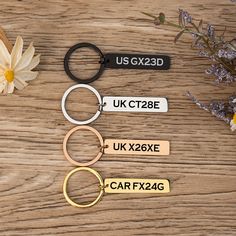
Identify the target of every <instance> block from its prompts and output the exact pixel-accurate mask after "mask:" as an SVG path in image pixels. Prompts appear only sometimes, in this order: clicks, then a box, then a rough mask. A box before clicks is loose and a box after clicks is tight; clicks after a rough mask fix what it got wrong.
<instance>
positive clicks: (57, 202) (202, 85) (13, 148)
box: [0, 0, 236, 236]
mask: <svg viewBox="0 0 236 236" xmlns="http://www.w3.org/2000/svg"><path fill="white" fill-rule="evenodd" d="M178 8H184V9H186V10H188V11H189V12H191V13H192V14H193V16H194V17H195V18H196V19H200V18H203V19H204V20H206V21H207V22H212V23H213V24H214V25H215V26H216V28H217V29H219V30H222V29H224V26H225V25H227V37H232V36H235V32H236V24H235V23H236V17H235V10H236V5H235V4H233V3H232V2H231V1H229V0H222V1H218V2H217V1H214V0H208V1H206V0H199V1H194V0H182V1H176V0H175V1H173V0H165V1H160V0H158V1H151V0H147V1H138V0H130V1H121V0H119V1H107V0H91V1H82V0H78V1H77V0H71V1H63V0H48V1H30V0H21V1H16V0H11V1H1V5H0V13H1V14H0V22H1V27H3V28H4V30H5V31H6V33H7V35H8V37H9V38H10V40H11V41H12V42H14V40H15V38H16V36H17V35H21V36H22V37H23V38H24V39H25V45H28V44H29V42H30V41H34V45H35V46H36V52H37V53H41V54H42V58H41V64H40V66H39V67H38V69H39V71H40V76H39V77H38V78H37V79H36V80H35V81H32V82H31V83H30V86H28V87H27V88H26V89H25V90H23V91H16V93H15V94H13V95H10V96H1V97H0V137H1V138H0V150H1V151H0V160H1V167H0V209H1V213H0V223H1V224H0V235H6V236H14V235H31V236H32V235H33V236H37V235H40V236H41V235H47V236H48V235H67V236H74V235H76V236H77V235H83V236H84V235H175V236H176V235H183V236H203V235H204V236H205V235H214V236H223V235H224V236H225V235H232V236H233V235H236V159H235V157H236V155H235V153H236V145H235V141H236V137H235V134H233V133H231V131H230V130H229V128H228V127H227V126H226V124H224V123H223V122H221V121H218V120H216V119H215V118H213V117H212V116H211V115H210V114H208V113H206V112H204V111H202V110H199V109H198V108H197V107H196V106H195V105H194V104H192V103H191V101H189V100H188V98H187V97H186V96H185V92H186V91H187V90H189V91H191V92H192V93H193V94H194V95H196V96H197V97H198V98H199V99H201V100H203V101H206V102H207V101H209V100H210V99H212V98H213V97H214V98H218V99H226V98H227V96H229V95H230V94H231V93H233V92H234V91H235V86H231V87H227V86H222V85H219V86H215V85H214V84H213V80H212V78H210V77H208V76H207V75H205V74H204V70H205V69H206V68H208V66H209V62H208V61H206V60H204V59H200V58H198V56H197V54H196V52H195V51H193V50H191V49H190V47H189V42H190V38H188V37H184V38H183V39H182V40H180V42H179V43H177V44H174V43H173V38H174V36H175V34H176V31H175V30H173V29H169V28H168V29H167V28H164V27H160V28H158V29H157V28H155V27H154V26H153V25H152V24H151V23H150V22H148V20H147V19H145V18H146V17H145V16H143V15H142V14H141V13H140V11H145V12H150V13H158V12H159V11H162V12H165V14H166V15H167V16H168V17H169V18H170V19H171V20H172V21H174V20H176V19H177V14H178V13H177V10H178ZM83 41H86V42H91V43H94V44H96V45H97V46H99V48H101V49H102V51H104V52H137V53H155V52H160V53H166V54H168V55H170V56H171V58H172V67H171V70H169V71H167V72H156V71H135V70H107V71H105V73H104V74H103V76H102V77H101V79H99V80H98V81H96V82H94V83H93V84H92V85H93V86H94V87H96V88H97V90H98V91H99V92H100V93H101V94H102V95H113V96H119V95H120V96H130V95H134V96H167V97H168V99H169V104H170V110H169V112H168V113H167V114H158V115H151V114H150V115H147V114H134V113H132V114H131V113H130V114H127V113H103V114H102V115H101V117H100V118H99V119H98V120H97V121H96V122H94V123H93V124H92V126H93V127H94V128H96V129H97V130H98V131H99V132H100V133H101V134H102V136H103V137H104V138H121V139H125V138H129V139H137V138H139V139H157V140H160V139H163V140H170V142H171V155H170V156H163V157H162V156H158V157H152V156H144V157H143V156H114V155H104V156H103V157H102V159H101V160H100V161H99V162H98V163H97V164H95V165H94V168H96V169H97V170H98V171H99V172H100V173H101V174H102V176H103V177H117V178H119V177H127V178H145V177H147V178H167V179H169V180H170V182H171V193H170V194H168V195H161V196H159V195H158V196H157V195H149V194H148V195H142V194H141V195H135V194H110V195H109V194H107V195H106V196H104V197H103V200H102V201H101V202H100V203H99V204H97V205H96V206H94V207H92V208H90V209H76V208H73V207H71V206H70V205H68V204H67V202H66V201H65V199H64V197H63V194H62V182H63V179H64V176H65V175H66V173H67V172H69V171H70V170H71V169H73V168H74V167H73V166H71V165H70V164H69V163H68V162H67V161H66V160H65V158H64V156H63V152H62V140H63V138H64V135H65V134H66V132H67V131H68V130H69V129H70V128H72V127H73V125H72V124H70V123H69V122H68V121H66V120H65V119H64V117H63V115H62V112H61V109H60V100H61V97H62V94H63V92H64V91H65V90H66V89H67V88H68V87H70V86H71V85H72V84H74V82H73V81H71V80H70V79H69V78H68V77H67V76H66V74H65V72H64V69H63V57H64V55H65V53H66V51H67V50H68V48H69V47H70V46H72V45H73V44H75V43H78V42H83ZM74 63H77V62H76V59H75V60H74ZM73 68H75V70H77V67H76V66H74V67H73ZM85 70H87V71H88V73H90V72H91V68H85ZM83 98H84V100H79V101H80V102H79V104H80V106H79V105H78V99H79V95H78V94H76V93H75V94H73V95H72V96H71V98H70V99H69V100H70V105H68V108H69V110H70V112H71V114H73V115H75V116H77V115H78V112H77V111H78V109H79V108H78V107H80V109H82V110H84V109H85V110H88V111H89V112H92V111H93V109H94V106H93V104H94V103H93V102H94V100H93V99H94V98H93V97H92V96H90V95H86V96H84V97H83ZM81 104H82V105H81ZM82 137H84V139H83V140H82V139H81V137H80V139H79V136H74V137H73V138H72V139H71V143H70V146H71V152H72V155H73V156H75V157H76V158H82V159H84V160H86V158H89V155H93V153H94V152H90V150H92V149H90V148H92V147H95V145H97V143H96V140H95V139H92V138H91V139H89V138H88V136H87V135H84V136H82ZM89 147H90V148H89ZM93 151H94V148H93ZM89 152H90V153H89ZM95 192H96V185H95V179H94V178H92V177H91V176H89V175H85V176H84V175H83V176H81V177H80V178H78V176H77V177H76V178H74V179H73V181H72V182H71V194H72V195H73V197H75V198H76V199H78V197H76V196H79V197H81V198H82V199H81V198H79V199H80V200H83V201H86V200H90V199H91V198H92V197H94V196H95ZM77 194H79V195H77ZM82 195H83V197H82Z"/></svg>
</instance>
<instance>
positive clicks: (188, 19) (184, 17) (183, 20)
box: [179, 9, 192, 26]
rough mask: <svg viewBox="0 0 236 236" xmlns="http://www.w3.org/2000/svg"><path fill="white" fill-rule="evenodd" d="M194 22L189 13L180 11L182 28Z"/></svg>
mask: <svg viewBox="0 0 236 236" xmlns="http://www.w3.org/2000/svg"><path fill="white" fill-rule="evenodd" d="M191 22H192V17H191V16H190V14H189V13H188V12H187V11H184V10H182V9H179V23H180V25H182V26H186V25H187V24H189V23H191Z"/></svg>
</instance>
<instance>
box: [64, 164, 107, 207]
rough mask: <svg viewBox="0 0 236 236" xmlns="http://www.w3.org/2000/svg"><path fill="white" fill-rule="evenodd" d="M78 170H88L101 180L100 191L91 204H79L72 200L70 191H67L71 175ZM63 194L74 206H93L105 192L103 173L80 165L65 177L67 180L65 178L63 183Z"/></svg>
mask: <svg viewBox="0 0 236 236" xmlns="http://www.w3.org/2000/svg"><path fill="white" fill-rule="evenodd" d="M78 171H88V172H90V173H92V174H93V175H95V176H96V177H97V179H98V181H99V188H100V192H99V194H98V196H97V198H96V199H95V200H94V201H93V202H91V203H89V204H78V203H76V202H74V201H72V200H71V199H70V197H69V195H68V193H67V186H68V181H69V179H70V177H71V176H72V175H73V174H75V173H76V172H78ZM63 194H64V196H65V199H66V201H67V202H68V203H69V204H70V205H72V206H74V207H80V208H86V207H91V206H93V205H95V204H96V203H98V202H99V201H100V200H101V198H102V196H103V194H104V183H103V179H102V177H101V175H100V174H99V173H98V172H97V171H96V170H93V169H91V168H89V167H78V168H76V169H74V170H72V171H70V172H69V174H68V175H67V176H66V177H65V180H64V183H63Z"/></svg>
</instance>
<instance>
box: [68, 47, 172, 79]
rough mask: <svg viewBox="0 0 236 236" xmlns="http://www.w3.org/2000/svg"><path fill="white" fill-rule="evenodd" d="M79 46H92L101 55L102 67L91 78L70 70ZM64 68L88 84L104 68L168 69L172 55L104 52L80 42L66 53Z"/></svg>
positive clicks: (72, 75)
mask: <svg viewBox="0 0 236 236" xmlns="http://www.w3.org/2000/svg"><path fill="white" fill-rule="evenodd" d="M79 48H91V49H93V50H94V51H95V52H97V53H98V54H99V56H100V60H99V63H100V68H99V70H98V72H97V73H96V74H95V75H94V76H93V77H91V78H89V79H86V80H85V79H84V80H83V79H80V78H78V77H76V76H75V75H74V74H72V72H71V71H70V67H69V61H70V57H71V55H72V53H73V52H74V51H76V50H77V49H79ZM64 68H65V72H66V74H67V75H68V76H69V77H70V78H71V79H73V80H75V81H76V82H78V83H82V84H88V83H91V82H93V81H95V80H97V79H98V78H99V77H100V76H101V74H102V73H103V71H104V69H106V68H113V69H120V68H122V69H152V70H168V69H169V68H170V57H169V56H165V55H145V54H128V53H107V54H103V53H102V52H101V50H100V49H99V48H98V47H96V46H95V45H93V44H91V43H78V44H76V45H74V46H72V47H71V48H70V49H69V50H68V52H67V53H66V55H65V58H64Z"/></svg>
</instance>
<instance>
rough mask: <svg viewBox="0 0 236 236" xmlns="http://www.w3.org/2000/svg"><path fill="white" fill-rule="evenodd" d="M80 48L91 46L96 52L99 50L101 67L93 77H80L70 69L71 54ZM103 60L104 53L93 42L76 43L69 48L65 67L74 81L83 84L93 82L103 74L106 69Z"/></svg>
mask: <svg viewBox="0 0 236 236" xmlns="http://www.w3.org/2000/svg"><path fill="white" fill-rule="evenodd" d="M78 48H91V49H93V50H94V51H95V52H97V53H98V54H99V56H100V61H99V63H100V68H99V70H98V72H97V73H96V74H95V75H94V76H93V77H91V78H89V79H80V78H78V77H76V76H75V75H73V74H72V73H71V71H70V67H69V60H70V57H71V54H72V53H73V52H74V51H75V50H77V49H78ZM103 62H104V55H103V53H102V52H101V50H100V49H99V48H98V47H96V46H95V45H93V44H91V43H78V44H75V45H74V46H72V47H71V48H70V49H69V50H68V52H67V53H66V55H65V58H64V68H65V72H66V74H67V75H68V76H69V77H70V78H71V79H73V80H74V81H76V82H78V83H81V84H88V83H91V82H93V81H95V80H97V79H98V78H99V77H100V76H101V74H102V72H103V71H104V67H105V66H104V63H103Z"/></svg>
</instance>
